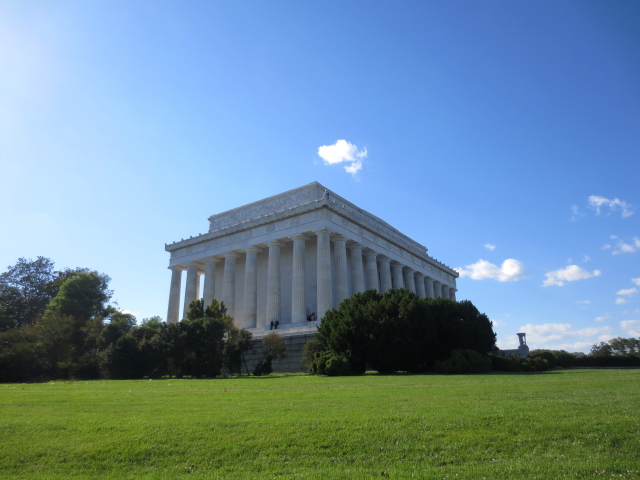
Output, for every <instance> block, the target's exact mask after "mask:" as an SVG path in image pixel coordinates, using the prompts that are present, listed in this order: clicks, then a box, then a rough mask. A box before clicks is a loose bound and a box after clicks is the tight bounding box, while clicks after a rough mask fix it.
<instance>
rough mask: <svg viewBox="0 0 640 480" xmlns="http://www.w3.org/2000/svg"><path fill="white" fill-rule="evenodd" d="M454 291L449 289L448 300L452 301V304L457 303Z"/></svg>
mask: <svg viewBox="0 0 640 480" xmlns="http://www.w3.org/2000/svg"><path fill="white" fill-rule="evenodd" d="M456 291H457V290H456V289H455V288H450V289H449V298H450V299H451V300H453V301H454V302H457V300H456Z"/></svg>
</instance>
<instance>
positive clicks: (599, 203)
mask: <svg viewBox="0 0 640 480" xmlns="http://www.w3.org/2000/svg"><path fill="white" fill-rule="evenodd" d="M588 202H589V206H590V207H592V208H595V210H596V214H597V215H600V211H601V208H602V207H609V210H610V211H612V212H615V211H616V210H621V216H622V218H626V217H629V216H631V215H633V210H632V208H633V207H632V206H631V205H630V204H628V203H627V202H624V201H622V200H620V199H619V198H614V199H613V200H610V199H608V198H605V197H600V196H598V195H591V196H590V197H589V199H588Z"/></svg>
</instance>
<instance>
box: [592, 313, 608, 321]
mask: <svg viewBox="0 0 640 480" xmlns="http://www.w3.org/2000/svg"><path fill="white" fill-rule="evenodd" d="M610 319H611V315H609V314H608V313H605V314H604V315H602V316H601V317H596V318H595V321H596V322H604V321H606V320H610Z"/></svg>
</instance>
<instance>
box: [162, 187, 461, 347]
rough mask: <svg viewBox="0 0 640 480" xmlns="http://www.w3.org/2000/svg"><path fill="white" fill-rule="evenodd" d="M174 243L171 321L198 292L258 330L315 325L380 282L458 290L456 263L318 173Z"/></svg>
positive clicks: (307, 329) (437, 293)
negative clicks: (432, 253)
mask: <svg viewBox="0 0 640 480" xmlns="http://www.w3.org/2000/svg"><path fill="white" fill-rule="evenodd" d="M165 250H166V251H168V252H170V254H171V259H170V261H169V269H170V270H171V287H170V290H169V311H168V313H167V321H168V322H172V323H175V322H178V321H179V320H180V319H181V318H185V317H186V313H187V311H188V309H189V304H190V303H191V302H192V301H193V300H196V299H199V298H204V302H205V305H209V304H210V303H211V300H212V299H213V298H215V299H217V300H222V301H223V302H224V304H225V305H226V307H227V313H228V314H229V315H230V316H231V317H233V319H234V323H235V325H236V326H238V327H243V328H246V329H249V330H250V331H252V332H253V335H254V337H258V338H259V337H262V336H263V335H264V334H265V333H264V332H265V331H268V330H269V329H270V328H271V322H274V323H275V322H276V321H278V322H279V328H278V333H280V334H282V335H309V334H312V333H313V332H315V330H316V326H317V324H318V323H319V322H320V321H321V319H322V317H323V315H324V314H325V312H326V311H327V310H329V309H331V308H334V307H337V306H338V305H339V303H340V302H341V301H342V300H344V299H345V298H347V297H349V296H351V295H352V294H354V293H356V292H362V291H364V290H366V289H370V288H374V289H376V290H378V291H380V292H385V291H387V290H389V289H390V288H408V289H409V290H411V291H413V292H415V293H416V294H417V295H418V296H420V297H445V298H451V299H453V300H455V298H456V294H455V292H456V278H457V277H458V274H457V273H456V272H455V271H454V270H452V269H451V268H449V267H448V266H446V265H444V264H443V263H440V262H439V261H437V260H435V259H434V258H432V257H431V256H429V255H428V254H427V248H426V247H424V246H422V245H421V244H419V243H418V242H416V241H414V240H413V239H411V238H409V237H407V236H406V235H403V234H402V233H400V232H399V231H398V230H396V229H395V228H393V227H392V226H391V225H389V224H388V223H386V222H385V221H383V220H381V219H380V218H378V217H376V216H375V215H372V214H370V213H369V212H366V211H365V210H362V209H361V208H358V207H356V206H355V205H354V204H352V203H351V202H349V201H347V200H346V199H344V198H343V197H341V196H339V195H337V194H335V193H334V192H332V191H331V190H329V189H327V188H325V187H323V186H322V185H320V184H319V183H317V182H313V183H310V184H309V185H305V186H303V187H299V188H296V189H293V190H289V191H288V192H284V193H280V194H278V195H274V196H272V197H269V198H265V199H264V200H259V201H257V202H254V203H250V204H248V205H244V206H242V207H238V208H234V209H233V210H229V211H227V212H223V213H218V214H216V215H212V216H211V217H209V230H208V232H207V233H205V234H202V235H198V236H195V237H189V238H188V239H185V240H180V241H179V242H173V243H171V244H168V245H166V246H165ZM184 271H186V272H187V273H186V285H185V288H184V295H183V298H182V300H181V298H180V297H181V283H182V272H184ZM201 276H204V278H203V279H202V280H201Z"/></svg>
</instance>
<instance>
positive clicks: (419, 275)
mask: <svg viewBox="0 0 640 480" xmlns="http://www.w3.org/2000/svg"><path fill="white" fill-rule="evenodd" d="M416 276H417V277H422V278H424V276H425V275H424V273H422V272H416Z"/></svg>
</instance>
